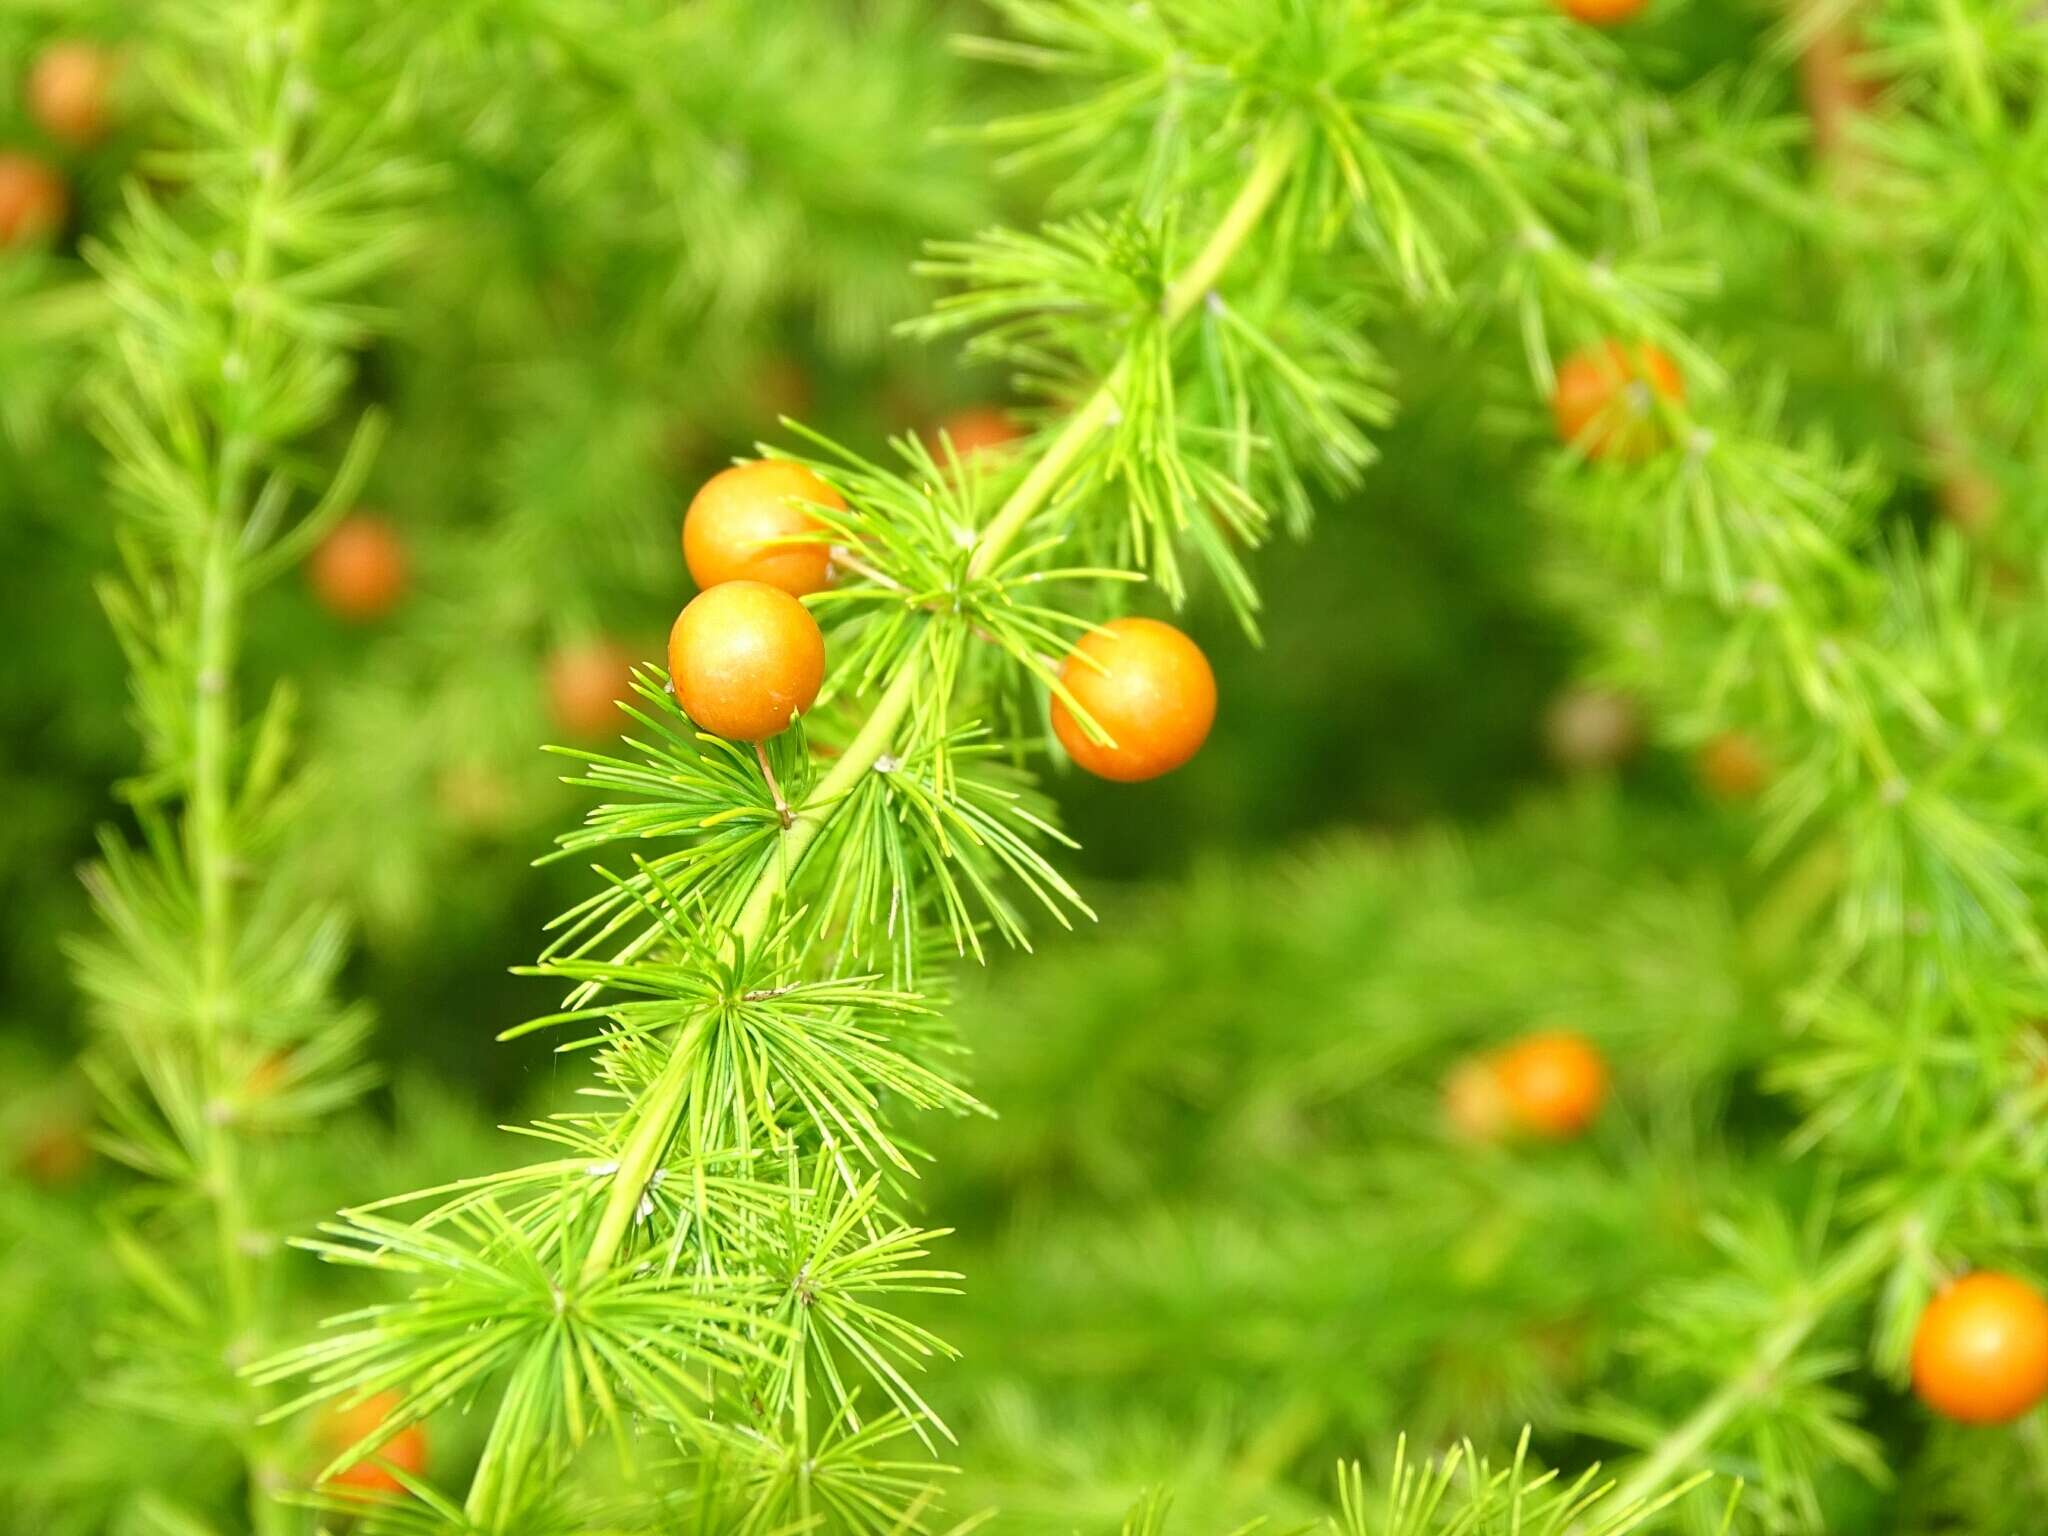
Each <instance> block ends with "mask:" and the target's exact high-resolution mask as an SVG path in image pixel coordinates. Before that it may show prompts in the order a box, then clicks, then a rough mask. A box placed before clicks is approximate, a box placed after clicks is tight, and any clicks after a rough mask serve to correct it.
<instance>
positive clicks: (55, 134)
mask: <svg viewBox="0 0 2048 1536" xmlns="http://www.w3.org/2000/svg"><path fill="white" fill-rule="evenodd" d="M113 83H114V56H113V55H112V54H110V53H108V52H107V50H106V49H104V48H100V47H96V46H95V45H94V44H92V43H80V42H69V43H52V44H50V46H49V47H47V48H45V49H44V50H43V51H42V53H41V54H39V55H38V56H37V57H36V62H35V67H34V68H33V69H31V70H30V71H29V76H28V109H29V113H30V115H31V116H33V117H34V118H35V120H36V122H37V123H38V124H39V125H40V126H41V128H42V130H43V132H45V133H47V134H48V135H49V136H50V137H51V138H53V139H56V140H58V141H59V142H61V143H64V144H69V145H71V146H72V147H73V148H74V149H84V148H86V147H87V146H88V145H91V144H94V143H97V142H98V141H99V139H100V137H101V136H102V135H103V134H105V133H106V131H107V98H108V96H109V95H110V94H111V92H112V88H113Z"/></svg>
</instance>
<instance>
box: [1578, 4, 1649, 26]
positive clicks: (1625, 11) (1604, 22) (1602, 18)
mask: <svg viewBox="0 0 2048 1536" xmlns="http://www.w3.org/2000/svg"><path fill="white" fill-rule="evenodd" d="M1555 4H1556V6H1557V8H1558V9H1559V10H1560V11H1563V12H1564V13H1565V15H1567V16H1569V17H1571V19H1572V20H1573V21H1583V22H1587V23H1589V24H1590V25H1592V26H1596V27H1612V26H1618V25H1620V24H1621V23H1622V22H1624V21H1627V20H1628V19H1629V18H1630V17H1631V16H1633V15H1635V14H1636V13H1637V12H1638V11H1640V10H1642V8H1643V7H1644V6H1645V5H1647V4H1649V0H1555Z"/></svg>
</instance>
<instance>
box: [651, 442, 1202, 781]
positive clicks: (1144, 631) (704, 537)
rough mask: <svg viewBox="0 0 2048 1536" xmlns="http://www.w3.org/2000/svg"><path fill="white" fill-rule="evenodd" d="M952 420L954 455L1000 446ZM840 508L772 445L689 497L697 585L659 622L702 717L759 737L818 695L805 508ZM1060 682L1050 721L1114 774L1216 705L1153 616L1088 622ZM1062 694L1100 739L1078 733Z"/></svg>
mask: <svg viewBox="0 0 2048 1536" xmlns="http://www.w3.org/2000/svg"><path fill="white" fill-rule="evenodd" d="M960 420H961V422H962V425H961V427H960V429H959V430H957V431H956V430H954V429H952V428H949V429H948V431H947V433H946V435H945V439H944V440H945V441H947V442H949V443H950V444H951V447H952V453H953V455H954V456H956V457H965V456H966V455H968V454H969V453H972V452H988V451H992V450H995V449H998V448H1000V447H1001V446H1003V445H1005V444H1007V442H1009V441H1010V440H1011V438H1012V437H1013V436H1014V433H1013V432H1012V431H1010V429H1008V428H1007V427H1006V428H1005V429H1004V430H1003V431H1000V432H999V431H996V430H995V428H994V426H993V425H992V423H993V422H995V421H997V420H999V418H994V417H991V418H990V420H989V421H979V420H976V421H972V422H968V421H966V420H965V419H964V418H962V419H960ZM1006 434H1007V435H1006ZM845 510H846V502H845V500H844V499H843V498H842V497H841V496H840V495H839V493H838V492H837V491H835V490H833V489H832V487H831V486H829V485H827V484H826V483H825V482H824V481H823V480H821V479H819V478H818V476H817V475H815V474H813V473H812V472H811V471H810V470H808V469H806V468H804V467H803V466H802V465H800V464H792V463H788V462H785V461H783V460H780V459H762V460H759V461H756V462H754V463H750V464H741V465H737V466H735V467H734V468H731V469H727V470H723V471H721V472H720V473H718V474H716V475H714V476H712V478H711V479H710V480H708V481H706V482H705V484H704V486H703V488H702V489H701V490H699V491H698V492H697V495H696V497H695V499H693V500H692V501H691V503H690V506H689V510H688V512H687V513H686V514H685V515H684V518H683V561H684V564H685V565H687V566H688V567H689V572H690V577H691V579H692V580H693V581H695V582H696V584H697V586H698V589H699V590H698V593H697V595H696V596H695V597H694V598H692V599H691V600H690V602H689V603H688V605H687V606H685V607H684V609H683V611H682V613H681V614H680V615H678V616H677V618H676V622H675V627H674V628H673V629H672V630H671V631H670V632H669V641H668V665H669V676H670V679H671V681H672V682H673V685H674V687H675V692H676V702H677V703H678V704H679V705H681V706H682V710H683V713H684V714H686V715H688V716H689V717H690V719H691V720H692V721H694V722H695V723H696V724H697V725H698V726H699V727H700V728H702V729H703V730H706V731H709V732H710V733H711V734H712V735H714V736H723V737H724V738H726V739H727V740H728V741H744V742H754V743H759V742H762V741H765V740H767V739H768V738H769V737H771V736H775V735H778V734H779V733H781V732H782V731H783V730H785V729H787V728H788V726H789V723H790V721H791V720H792V719H793V718H795V717H796V716H797V715H800V714H802V713H803V712H804V711H806V710H808V709H809V708H810V707H811V705H812V704H813V703H814V702H816V700H817V697H818V690H819V689H820V688H821V687H822V686H823V684H824V680H825V638H824V635H823V633H822V632H821V631H820V630H819V628H818V623H817V620H815V619H814V618H812V617H811V613H810V610H809V609H808V608H806V607H805V606H804V605H803V602H802V599H804V598H806V597H810V596H812V595H814V594H815V593H819V592H822V591H824V590H825V589H826V588H827V587H829V586H830V585H831V583H832V579H833V565H832V545H831V529H830V526H829V524H828V523H826V522H825V521H823V520H821V519H820V518H819V517H818V515H817V513H818V512H820V511H822V512H825V513H827V514H832V513H840V512H844V511H845ZM1060 683H1061V688H1062V690H1063V694H1064V696H1063V697H1059V698H1056V699H1055V700H1054V701H1053V705H1052V725H1053V731H1054V733H1055V734H1056V735H1057V736H1058V737H1059V740H1060V742H1061V744H1062V745H1063V746H1064V747H1065V748H1066V749H1067V751H1068V753H1069V754H1070V755H1071V756H1072V757H1073V759H1074V761H1075V762H1077V763H1079V764H1080V765H1081V766H1082V767H1083V768H1085V769H1087V770H1088V771H1089V772H1090V773H1094V774H1097V775H1099V776H1100V777H1102V778H1105V779H1113V780H1116V781H1118V782H1122V783H1133V782H1136V781H1139V780H1143V779H1152V778H1157V777H1158V776H1159V775H1161V774H1163V773H1169V772H1171V771H1172V770H1173V769H1175V768H1178V767H1180V766H1181V764H1183V763H1185V762H1187V761H1188V759H1189V758H1191V757H1193V756H1194V755H1195V753H1196V752H1197V751H1198V750H1199V749H1200V748H1201V745H1202V743H1203V741H1204V740H1206V739H1207V737H1208V734H1209V727H1210V726H1211V725H1212V724H1213V723H1214V721H1215V718H1216V679H1215V675H1214V674H1213V673H1212V672H1211V671H1210V669H1209V662H1208V659H1207V658H1206V657H1205V656H1203V654H1202V652H1201V650H1200V648H1199V647H1198V646H1196V644H1195V643H1194V641H1192V640H1190V639H1189V638H1188V637H1187V636H1186V635H1184V634H1182V633H1181V632H1180V631H1179V630H1178V629H1175V628H1174V627H1173V626H1172V625H1170V624H1162V623H1160V622H1159V621H1158V620H1156V619H1141V618H1124V619H1116V620H1113V621H1112V622H1110V623H1108V624H1106V625H1103V626H1101V627H1100V628H1098V629H1095V630H1092V631H1091V632H1090V633H1089V634H1088V635H1087V636H1085V637H1084V638H1083V639H1082V640H1081V642H1080V643H1079V644H1078V645H1076V646H1075V647H1074V650H1073V653H1072V654H1071V655H1070V656H1069V657H1068V658H1067V661H1066V663H1065V666H1064V667H1063V669H1062V671H1061V674H1060ZM1069 701H1071V703H1070V702H1069ZM1074 706H1078V708H1079V709H1080V710H1081V711H1083V712H1085V714H1086V715H1087V716H1088V717H1089V718H1090V719H1092V720H1093V721H1094V722H1095V723H1096V724H1097V725H1098V726H1100V727H1101V729H1102V730H1103V731H1104V732H1106V733H1107V734H1108V736H1109V737H1110V740H1109V741H1107V742H1104V741H1100V740H1097V739H1096V738H1095V737H1094V736H1092V735H1090V734H1089V732H1088V730H1087V729H1086V728H1085V727H1084V726H1083V725H1082V723H1081V719H1080V716H1079V715H1077V714H1076V713H1075V710H1074Z"/></svg>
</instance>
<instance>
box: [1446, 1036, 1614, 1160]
mask: <svg viewBox="0 0 2048 1536" xmlns="http://www.w3.org/2000/svg"><path fill="white" fill-rule="evenodd" d="M1606 1102H1607V1060H1606V1058H1605V1057H1603V1056H1602V1055H1601V1054H1600V1052H1599V1050H1598V1049H1597V1048H1596V1047H1595V1046H1594V1045H1593V1044H1592V1042H1591V1041H1589V1040H1587V1039H1586V1038H1585V1037H1584V1036H1583V1035H1576V1034H1572V1033H1570V1032H1569V1031H1565V1030H1557V1031H1549V1032H1545V1033H1542V1034H1534V1035H1525V1036H1523V1037H1522V1038H1521V1039H1520V1040H1516V1041H1513V1042H1511V1043H1510V1044H1508V1045H1505V1046H1503V1047H1501V1048H1500V1049H1499V1050H1496V1051H1489V1052H1488V1053H1486V1054H1485V1055H1483V1056H1477V1057H1474V1058H1473V1059H1471V1060H1469V1061H1467V1062H1465V1063H1464V1064H1463V1065H1462V1066H1460V1067H1458V1068H1457V1069H1456V1070H1454V1071H1453V1072H1452V1073H1451V1075H1450V1077H1449V1078H1447V1079H1446V1080H1445V1082H1444V1113H1445V1116H1446V1117H1447V1118H1448V1119H1449V1120H1450V1122H1451V1125H1452V1127H1453V1128H1454V1129H1455V1130H1457V1131H1458V1132H1459V1133H1461V1134H1462V1135H1466V1136H1470V1137H1472V1138H1474V1139H1476V1140H1482V1141H1491V1140H1495V1139H1497V1138H1499V1137H1500V1136H1502V1135H1504V1134H1506V1133H1508V1132H1518V1133H1520V1134H1522V1135H1525V1136H1538V1137H1542V1138H1544V1139H1545V1140H1549V1141H1567V1140H1570V1139H1571V1138H1572V1137H1575V1136H1578V1135H1580V1134H1581V1133H1582V1132H1584V1131H1585V1129H1586V1128H1587V1127H1588V1126H1590V1125H1591V1124H1592V1123H1593V1121H1594V1119H1595V1118H1597V1117H1598V1115H1599V1113H1600V1107H1601V1106H1602V1105H1603V1104H1605V1103H1606Z"/></svg>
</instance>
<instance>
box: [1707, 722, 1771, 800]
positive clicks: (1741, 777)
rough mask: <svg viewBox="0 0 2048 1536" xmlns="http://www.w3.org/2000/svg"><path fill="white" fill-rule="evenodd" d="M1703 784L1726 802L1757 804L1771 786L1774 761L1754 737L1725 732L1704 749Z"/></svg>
mask: <svg viewBox="0 0 2048 1536" xmlns="http://www.w3.org/2000/svg"><path fill="white" fill-rule="evenodd" d="M1698 767H1699V775H1700V782H1701V783H1703V784H1705V785H1706V786H1707V789H1708V792H1709V793H1711V794H1714V795H1717V796H1719V797H1720V798H1721V799H1723V800H1754V799H1755V798H1756V797H1757V796H1758V795H1760V794H1762V793H1763V792H1764V790H1765V788H1766V787H1767V786H1768V785H1769V784H1770V782H1771V764H1770V760H1769V759H1768V758H1766V757H1765V756H1764V753H1763V749H1762V748H1761V747H1759V746H1758V745H1757V744H1756V741H1755V739H1754V738H1753V737H1751V736H1749V735H1748V734H1747V733H1745V732H1743V731H1723V732H1722V733H1721V734H1720V735H1718V736H1716V737H1714V738H1713V739H1712V740H1710V741H1709V742H1707V744H1706V745H1705V746H1703V747H1701V748H1700V753H1699V762H1698Z"/></svg>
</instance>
